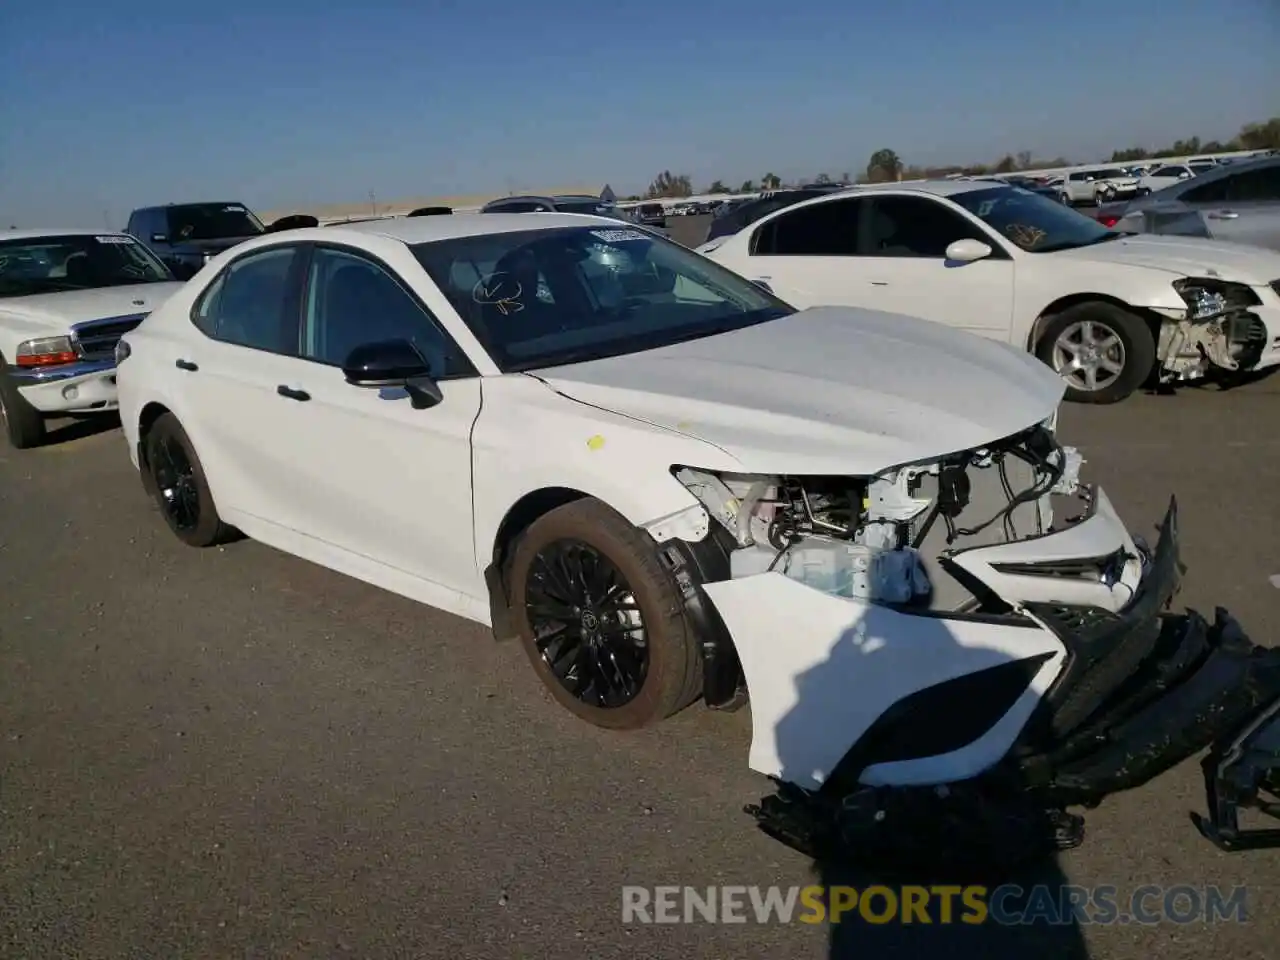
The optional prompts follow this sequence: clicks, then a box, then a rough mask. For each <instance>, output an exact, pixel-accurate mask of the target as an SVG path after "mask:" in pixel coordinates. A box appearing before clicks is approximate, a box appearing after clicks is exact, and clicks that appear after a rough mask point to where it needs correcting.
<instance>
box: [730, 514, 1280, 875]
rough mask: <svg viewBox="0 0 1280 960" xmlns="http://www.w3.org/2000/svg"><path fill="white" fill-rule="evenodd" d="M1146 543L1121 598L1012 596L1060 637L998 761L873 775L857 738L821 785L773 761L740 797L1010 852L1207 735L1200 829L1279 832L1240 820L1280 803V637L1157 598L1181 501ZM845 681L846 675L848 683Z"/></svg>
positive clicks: (1278, 808)
mask: <svg viewBox="0 0 1280 960" xmlns="http://www.w3.org/2000/svg"><path fill="white" fill-rule="evenodd" d="M1141 552H1142V553H1143V557H1142V559H1143V566H1144V567H1145V570H1144V575H1143V577H1142V581H1141V585H1140V586H1139V588H1138V590H1137V592H1136V594H1135V596H1134V598H1133V600H1132V601H1131V602H1130V603H1129V604H1127V605H1125V606H1124V608H1123V609H1121V610H1119V611H1114V612H1113V611H1109V610H1105V609H1102V608H1100V607H1084V606H1072V605H1064V604H1052V603H1030V602H1026V603H1023V604H1021V607H1022V609H1023V610H1024V611H1025V612H1026V614H1027V615H1028V616H1029V618H1030V619H1032V620H1034V621H1036V623H1037V624H1039V625H1040V626H1042V627H1043V628H1044V629H1045V630H1047V631H1048V632H1050V633H1051V634H1052V635H1054V636H1056V637H1057V639H1058V640H1059V641H1060V642H1061V646H1062V648H1065V651H1066V653H1065V656H1064V657H1063V659H1062V662H1061V667H1060V669H1058V670H1056V671H1055V672H1054V675H1053V679H1052V682H1051V683H1049V684H1048V685H1047V686H1045V687H1044V688H1043V689H1041V690H1040V691H1039V695H1038V696H1037V697H1036V703H1035V705H1034V709H1033V710H1031V711H1029V715H1025V716H1024V717H1023V722H1022V725H1021V730H1020V733H1019V734H1018V735H1017V737H1016V739H1015V740H1014V742H1013V744H1012V746H1011V747H1010V748H1009V749H1008V751H1007V752H1006V753H1005V754H1004V756H1003V757H1002V758H1000V759H999V760H998V761H996V762H994V763H991V764H990V765H988V766H986V767H984V768H983V769H981V770H975V771H974V772H973V773H972V774H971V775H968V776H957V777H953V778H939V779H937V780H934V781H933V782H932V783H927V782H924V781H920V780H916V781H914V782H911V781H907V780H904V779H898V780H896V781H886V780H885V779H884V778H883V777H881V778H879V779H877V778H876V777H875V776H874V774H875V773H876V771H877V770H878V769H879V770H883V769H885V765H884V764H881V765H880V766H879V767H877V766H875V765H874V764H873V763H871V762H869V758H866V757H864V758H861V759H857V760H856V761H855V759H854V758H855V757H857V755H858V754H859V753H860V752H862V753H863V754H866V750H865V748H863V747H862V746H861V745H860V744H857V743H855V744H854V745H853V746H852V747H851V749H850V750H849V751H848V753H847V754H846V755H845V756H844V758H843V759H842V760H841V762H840V763H838V764H837V765H836V768H835V769H833V770H832V769H830V768H828V770H829V775H828V776H825V777H824V778H823V781H822V782H821V783H820V784H818V785H816V789H815V785H814V784H811V783H806V782H804V781H803V780H802V779H800V778H799V777H797V776H796V775H795V773H796V772H797V771H786V773H784V774H782V775H780V776H778V775H775V776H774V779H775V782H777V783H778V786H779V793H778V795H776V796H775V797H771V798H768V799H766V801H765V802H764V803H762V804H761V805H760V806H758V807H752V808H749V812H751V813H752V814H753V815H754V816H755V817H756V818H757V820H758V821H759V822H760V824H761V826H762V827H763V828H764V829H765V830H766V831H767V832H769V833H771V834H773V835H775V836H779V837H783V838H785V837H796V836H804V837H809V838H810V841H809V842H810V843H811V844H813V843H818V841H815V840H813V839H812V838H814V837H826V838H828V841H829V840H830V838H831V837H837V838H842V839H841V841H839V842H842V843H843V844H844V845H845V846H853V847H856V848H858V849H861V850H862V851H863V852H866V851H868V850H870V851H875V852H877V853H880V854H887V855H890V856H899V855H902V856H906V857H910V856H911V855H912V854H911V853H910V851H908V852H906V853H903V852H902V851H900V849H899V847H898V846H897V844H900V843H905V844H906V845H907V846H908V847H911V848H912V849H914V850H915V851H916V852H917V853H918V852H919V850H920V849H921V848H928V849H929V850H930V851H931V852H933V853H938V852H941V850H940V848H944V847H947V846H948V845H956V846H960V845H967V846H968V847H969V848H971V849H976V850H979V851H981V850H984V849H985V850H987V851H989V852H990V851H994V850H996V849H998V848H1001V847H1003V848H1004V849H1006V850H1008V851H1010V855H1018V854H1020V853H1024V852H1030V851H1032V849H1033V848H1034V847H1035V846H1036V845H1037V844H1045V845H1048V846H1050V847H1057V848H1061V847H1066V846H1073V845H1075V844H1076V843H1079V842H1080V840H1082V839H1083V821H1082V820H1081V819H1080V818H1078V817H1075V816H1074V815H1070V814H1067V813H1066V812H1065V811H1066V808H1068V807H1071V806H1083V807H1086V808H1089V807H1094V806H1097V805H1098V804H1099V803H1101V802H1102V801H1103V800H1104V799H1105V798H1106V797H1108V796H1110V795H1112V794H1115V793H1118V792H1122V791H1125V790H1129V789H1132V788H1135V787H1139V786H1142V785H1144V784H1146V783H1149V782H1151V781H1152V780H1154V779H1155V778H1157V777H1159V776H1160V775H1161V774H1163V773H1165V772H1166V771H1168V770H1169V769H1170V768H1172V767H1174V766H1175V765H1177V764H1179V763H1182V762H1184V761H1186V760H1188V759H1190V758H1192V757H1194V756H1196V755H1198V754H1201V753H1202V752H1206V751H1207V755H1206V757H1205V759H1204V763H1203V766H1204V771H1205V778H1206V792H1207V799H1208V812H1207V815H1206V816H1204V817H1201V818H1199V820H1198V824H1199V826H1200V829H1201V832H1202V833H1203V834H1204V835H1205V836H1206V837H1208V838H1209V839H1210V840H1212V841H1213V842H1214V843H1215V844H1217V845H1218V846H1219V847H1221V848H1222V849H1224V850H1238V849H1250V848H1258V847H1280V829H1274V830H1245V829H1242V828H1241V826H1240V822H1239V814H1240V812H1241V811H1242V810H1247V809H1252V810H1255V811H1260V812H1261V813H1263V814H1268V815H1270V816H1273V817H1280V797H1277V796H1276V794H1277V791H1280V649H1270V648H1266V647H1262V646H1259V645H1256V644H1254V643H1252V642H1251V641H1250V640H1249V639H1248V638H1247V637H1246V636H1245V634H1244V632H1243V630H1242V629H1241V627H1240V626H1239V624H1238V623H1236V621H1235V620H1233V619H1232V618H1231V617H1230V616H1229V615H1228V614H1227V613H1226V611H1224V610H1218V611H1217V612H1216V614H1215V618H1214V620H1213V622H1209V621H1208V620H1206V619H1205V618H1204V617H1202V616H1201V615H1200V614H1198V613H1196V612H1194V611H1188V612H1186V613H1182V614H1176V615H1175V614H1171V613H1169V612H1167V608H1168V606H1169V604H1170V602H1171V600H1172V599H1173V597H1174V596H1175V595H1176V593H1177V591H1178V588H1179V586H1180V580H1181V575H1182V566H1181V563H1180V559H1179V551H1178V533H1177V508H1176V504H1175V503H1172V502H1171V503H1170V506H1169V510H1168V512H1167V513H1166V515H1165V519H1164V522H1163V524H1162V525H1161V533H1160V538H1159V541H1158V544H1157V546H1156V549H1155V550H1154V551H1148V550H1146V549H1145V548H1144V549H1141ZM951 630H952V632H953V633H955V630H956V628H955V627H954V626H953V627H952V628H951ZM1025 633H1026V641H1024V644H1030V643H1035V642H1037V640H1036V631H1033V630H1030V629H1028V630H1026V631H1025ZM956 636H957V639H960V640H961V641H962V642H972V640H967V641H966V638H963V637H961V636H960V635H959V634H956ZM779 642H782V638H779ZM787 642H790V640H789V638H788V640H787ZM915 642H916V643H917V644H918V643H920V642H921V641H920V640H916V641H915ZM867 659H868V660H869V659H870V658H867ZM744 665H747V661H746V659H745V658H744ZM1046 666H1052V661H1047V662H1046ZM861 669H864V670H865V669H868V667H867V666H865V665H864V666H862V668H861ZM749 670H750V668H749V666H748V671H749ZM855 686H856V680H855V679H854V675H850V682H849V684H848V688H853V687H855ZM1032 686H1033V687H1034V686H1035V684H1034V683H1033V685H1032ZM957 692H959V691H957ZM846 696H851V694H849V693H848V692H846ZM753 702H754V694H753ZM838 702H839V701H838V700H832V701H831V703H832V704H833V705H832V706H828V707H827V715H828V716H834V715H835V713H837V712H838V710H837V708H836V707H835V706H834V704H836V703H838ZM947 703H948V701H947V700H946V699H944V698H942V697H939V698H937V699H936V702H935V703H934V704H932V705H930V708H929V709H928V710H927V711H926V712H932V713H935V714H938V712H939V711H938V710H937V709H936V708H938V707H943V706H944V705H945V704H947ZM982 704H983V697H981V696H980V697H978V698H977V699H975V698H974V697H973V696H968V697H952V698H951V699H950V701H949V707H946V709H949V710H950V711H951V712H950V713H942V714H941V715H936V716H935V717H934V722H935V723H936V724H938V725H939V726H949V727H956V726H959V725H962V724H963V723H965V722H966V719H967V715H971V714H973V713H976V712H979V711H980V710H981V709H983V706H982ZM896 707H897V705H895V708H896ZM753 709H754V708H753ZM885 712H886V714H887V713H889V712H891V711H890V710H886V711H885ZM1016 713H1017V710H1016V708H1015V709H1013V710H1010V712H1009V715H1008V716H1006V718H1005V719H1006V720H1007V719H1009V716H1012V715H1013V714H1016ZM997 726H998V725H997ZM814 729H815V730H816V729H820V728H819V727H818V726H817V725H815V727H814ZM992 729H995V728H992ZM888 732H889V733H893V732H894V731H892V730H890V731H888ZM883 733H884V731H882V735H883ZM987 739H989V735H988V736H987ZM969 754H970V756H972V755H973V754H972V751H969ZM957 755H959V754H958V753H957ZM935 759H936V758H927V757H922V758H921V759H920V760H919V761H917V765H921V764H923V765H926V766H927V765H929V764H932V765H933V769H935V770H938V771H942V770H944V769H945V765H944V764H941V763H936V762H934V760H935ZM753 765H755V764H753ZM757 769H759V767H757ZM940 786H945V789H942V790H941V791H940ZM993 811H994V812H993ZM908 821H909V825H908ZM1005 824H1020V825H1021V829H1014V828H1012V827H1008V828H1006V826H1005ZM1002 831H1003V832H1002ZM851 838H852V839H851ZM819 845H821V844H820V843H819ZM994 855H996V854H993V856H994Z"/></svg>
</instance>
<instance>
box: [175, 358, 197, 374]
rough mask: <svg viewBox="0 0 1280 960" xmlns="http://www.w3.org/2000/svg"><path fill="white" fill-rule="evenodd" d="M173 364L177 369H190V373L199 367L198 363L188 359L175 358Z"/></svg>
mask: <svg viewBox="0 0 1280 960" xmlns="http://www.w3.org/2000/svg"><path fill="white" fill-rule="evenodd" d="M173 365H174V366H175V367H177V368H178V369H179V370H190V371H191V372H192V373H195V372H196V371H197V370H199V369H200V365H199V364H198V363H192V362H191V361H190V360H175V361H173Z"/></svg>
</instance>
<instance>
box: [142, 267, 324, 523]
mask: <svg viewBox="0 0 1280 960" xmlns="http://www.w3.org/2000/svg"><path fill="white" fill-rule="evenodd" d="M308 255H309V247H308V245H306V244H298V243H291V244H280V245H275V246H271V247H265V248H263V247H259V248H257V249H255V250H253V251H250V252H248V253H246V254H244V255H242V256H240V257H237V258H236V259H235V260H233V261H231V262H230V263H229V264H228V265H227V266H226V267H224V268H223V270H222V272H221V273H220V274H219V275H218V276H217V277H216V278H215V279H214V281H213V282H212V283H211V284H210V285H209V286H208V287H207V288H205V290H204V292H203V293H202V294H201V296H200V297H199V298H198V299H197V300H196V302H195V304H194V305H193V307H192V311H191V321H192V323H193V325H194V326H195V328H196V330H198V331H199V334H200V335H199V336H196V335H192V336H190V337H187V338H185V339H184V340H183V341H181V342H180V343H175V344H174V345H173V347H172V353H173V356H172V358H168V359H167V360H166V362H169V361H170V360H171V362H172V363H173V365H174V367H175V368H176V371H175V376H176V377H177V380H178V388H179V391H180V395H181V397H182V399H183V405H182V406H183V409H182V411H181V412H180V418H181V420H182V424H183V427H184V429H185V430H186V431H187V434H188V436H190V437H191V440H192V443H193V444H194V445H195V448H196V451H197V453H198V454H199V456H200V460H201V462H202V464H203V466H204V469H205V473H206V475H207V477H208V479H209V484H210V487H211V488H212V490H213V494H214V499H215V500H216V501H217V503H218V507H219V510H220V511H222V512H224V514H227V513H231V512H241V513H247V514H250V515H252V516H255V517H262V518H266V519H269V520H272V521H274V522H277V523H281V524H284V525H286V526H289V525H293V524H296V523H298V522H300V521H299V512H298V500H297V496H296V493H297V490H298V487H299V484H300V482H301V475H300V473H299V470H298V465H297V464H296V463H295V462H294V461H293V460H292V458H291V456H290V454H289V453H288V452H287V447H286V445H285V443H284V440H285V439H286V437H287V436H288V435H289V433H290V431H292V430H293V429H294V424H293V422H292V420H291V418H290V416H289V414H290V411H289V410H288V404H285V403H282V401H281V397H280V396H279V394H278V393H277V385H278V384H280V383H282V382H284V381H285V380H286V379H287V377H288V375H289V373H290V372H291V371H292V370H293V368H294V365H295V364H296V363H297V362H298V360H297V354H298V324H299V317H300V310H301V302H302V279H303V277H304V275H305V271H306V262H307V257H308Z"/></svg>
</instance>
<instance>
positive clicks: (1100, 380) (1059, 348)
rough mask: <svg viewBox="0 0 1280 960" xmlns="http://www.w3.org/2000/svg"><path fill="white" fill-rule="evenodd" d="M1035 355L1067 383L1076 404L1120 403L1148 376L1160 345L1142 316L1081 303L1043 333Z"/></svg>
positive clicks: (1111, 306)
mask: <svg viewBox="0 0 1280 960" xmlns="http://www.w3.org/2000/svg"><path fill="white" fill-rule="evenodd" d="M1035 352H1036V356H1037V357H1039V358H1040V360H1041V361H1043V362H1044V363H1046V364H1047V365H1048V366H1049V367H1050V368H1052V369H1053V370H1054V371H1055V372H1057V373H1058V375H1059V376H1061V377H1062V379H1063V380H1065V381H1066V383H1067V394H1066V399H1067V400H1070V401H1071V402H1073V403H1095V404H1107V403H1119V402H1120V401H1121V400H1124V399H1125V398H1126V397H1128V396H1129V395H1130V394H1131V393H1133V392H1134V391H1135V390H1137V389H1138V388H1139V387H1140V386H1142V384H1143V383H1144V382H1145V381H1146V380H1147V378H1148V377H1149V376H1150V374H1151V371H1152V370H1153V369H1154V367H1155V362H1156V344H1155V339H1154V338H1153V337H1152V335H1151V330H1150V328H1149V327H1148V326H1147V325H1146V323H1145V322H1143V320H1142V318H1141V317H1138V316H1135V315H1134V314H1132V313H1130V312H1129V311H1127V310H1124V309H1122V308H1121V307H1118V306H1116V305H1115V304H1112V303H1105V302H1102V301H1095V302H1092V303H1080V304H1077V305H1076V306H1074V307H1069V308H1067V309H1066V310H1063V311H1062V312H1061V313H1059V314H1058V315H1057V316H1055V317H1054V318H1053V319H1052V320H1050V321H1049V322H1048V323H1047V324H1046V325H1045V328H1044V332H1043V333H1042V334H1041V336H1040V340H1039V342H1038V343H1037V344H1036V351H1035Z"/></svg>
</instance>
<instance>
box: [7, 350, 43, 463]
mask: <svg viewBox="0 0 1280 960" xmlns="http://www.w3.org/2000/svg"><path fill="white" fill-rule="evenodd" d="M0 428H3V432H4V435H5V438H6V439H7V440H8V441H9V446H11V447H13V448H14V449H15V450H29V449H30V448H32V447H38V446H40V444H42V443H44V441H45V434H46V430H45V425H44V417H42V416H41V415H40V411H39V410H37V409H36V408H35V407H33V406H32V405H31V404H29V403H27V400H26V398H25V397H23V395H22V394H21V392H19V390H18V388H17V386H16V385H15V384H14V382H13V381H12V380H10V379H9V367H8V364H6V363H5V362H4V358H3V357H0Z"/></svg>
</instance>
